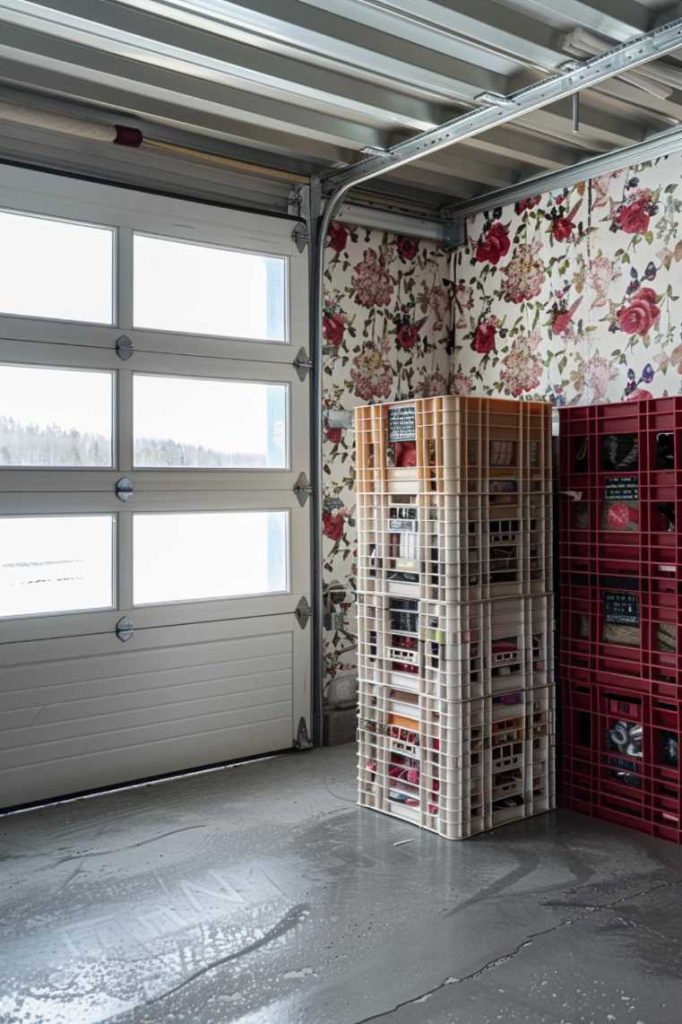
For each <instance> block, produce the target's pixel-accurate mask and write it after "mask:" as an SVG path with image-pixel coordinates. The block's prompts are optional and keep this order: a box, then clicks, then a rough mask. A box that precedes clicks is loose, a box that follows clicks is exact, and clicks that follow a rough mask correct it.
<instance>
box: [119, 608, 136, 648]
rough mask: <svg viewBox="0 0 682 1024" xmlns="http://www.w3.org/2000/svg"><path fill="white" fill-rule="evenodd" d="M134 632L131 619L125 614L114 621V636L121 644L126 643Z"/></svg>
mask: <svg viewBox="0 0 682 1024" xmlns="http://www.w3.org/2000/svg"><path fill="white" fill-rule="evenodd" d="M134 632H135V626H134V625H133V622H132V619H129V618H128V616H127V615H124V616H123V618H122V619H119V620H118V622H117V623H116V636H117V637H118V638H119V640H120V641H121V643H122V644H127V643H128V641H129V640H130V639H131V637H132V635H133V633H134Z"/></svg>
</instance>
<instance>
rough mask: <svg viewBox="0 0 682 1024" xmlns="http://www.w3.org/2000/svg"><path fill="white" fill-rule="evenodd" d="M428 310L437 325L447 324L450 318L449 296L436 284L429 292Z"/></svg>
mask: <svg viewBox="0 0 682 1024" xmlns="http://www.w3.org/2000/svg"><path fill="white" fill-rule="evenodd" d="M429 308H430V309H431V312H432V313H433V316H434V319H435V320H436V323H438V324H444V323H447V321H448V319H449V317H450V296H449V294H448V290H447V288H445V287H444V286H443V285H442V284H436V285H434V286H433V288H432V289H431V291H430V292H429Z"/></svg>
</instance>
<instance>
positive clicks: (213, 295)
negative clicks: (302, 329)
mask: <svg viewBox="0 0 682 1024" xmlns="http://www.w3.org/2000/svg"><path fill="white" fill-rule="evenodd" d="M285 280H286V261H285V260H284V259H283V258H281V257H276V256H260V255H256V254H252V253H245V252H235V251H233V250H230V249H221V248H219V247H218V246H208V245H198V244H196V243H194V242H180V241H174V240H173V239H169V238H157V237H153V236H149V235H137V234H136V235H135V245H134V286H133V287H134V322H135V327H142V328H148V329H151V330H157V331H175V332H179V333H184V334H207V335H216V336H219V337H230V338H249V339H254V340H261V341H286V333H287V332H286V301H285Z"/></svg>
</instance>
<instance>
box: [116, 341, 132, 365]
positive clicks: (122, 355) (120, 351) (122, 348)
mask: <svg viewBox="0 0 682 1024" xmlns="http://www.w3.org/2000/svg"><path fill="white" fill-rule="evenodd" d="M134 351H135V346H134V345H133V343H132V341H131V340H130V338H129V337H128V335H127V334H122V335H121V337H120V338H117V339H116V355H117V356H118V358H119V359H122V360H123V362H124V363H125V362H127V361H128V359H130V357H131V356H132V354H133V352H134Z"/></svg>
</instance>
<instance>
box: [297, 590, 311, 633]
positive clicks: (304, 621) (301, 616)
mask: <svg viewBox="0 0 682 1024" xmlns="http://www.w3.org/2000/svg"><path fill="white" fill-rule="evenodd" d="M294 615H295V616H296V621H297V622H298V624H299V626H300V627H301V629H305V627H306V626H307V625H308V622H309V620H310V619H311V618H312V615H313V610H312V608H311V607H310V605H309V604H308V602H307V601H306V599H305V597H302V598H301V600H300V601H299V602H298V604H297V605H296V611H295V612H294Z"/></svg>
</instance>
